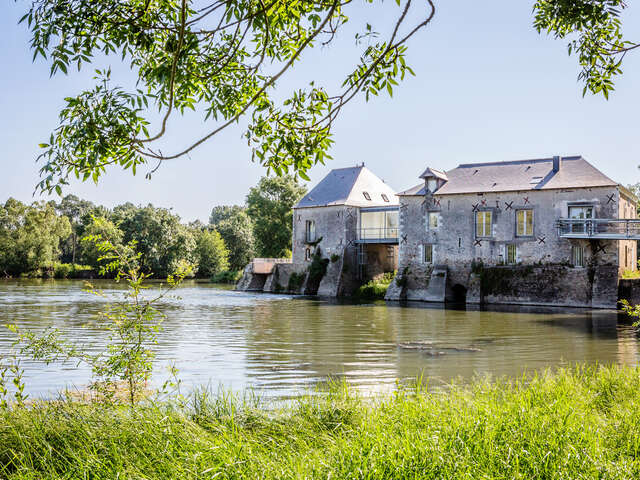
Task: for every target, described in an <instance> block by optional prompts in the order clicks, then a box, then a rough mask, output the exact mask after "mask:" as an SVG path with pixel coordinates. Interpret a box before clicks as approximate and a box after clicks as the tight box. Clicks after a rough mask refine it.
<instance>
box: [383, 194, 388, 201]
mask: <svg viewBox="0 0 640 480" xmlns="http://www.w3.org/2000/svg"><path fill="white" fill-rule="evenodd" d="M382 200H384V201H385V202H388V201H389V197H387V196H386V195H385V194H384V193H383V194H382Z"/></svg>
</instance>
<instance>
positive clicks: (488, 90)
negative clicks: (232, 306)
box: [0, 0, 640, 220]
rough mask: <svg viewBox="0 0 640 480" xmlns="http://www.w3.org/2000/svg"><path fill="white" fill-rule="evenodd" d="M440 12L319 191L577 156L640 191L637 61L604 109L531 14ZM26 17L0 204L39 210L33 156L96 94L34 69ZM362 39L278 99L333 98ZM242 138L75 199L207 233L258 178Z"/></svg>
mask: <svg viewBox="0 0 640 480" xmlns="http://www.w3.org/2000/svg"><path fill="white" fill-rule="evenodd" d="M438 3H439V4H438V11H437V14H436V17H435V19H434V21H433V23H432V25H431V26H429V27H428V28H427V29H425V30H423V31H422V33H420V34H419V35H418V36H417V37H414V39H413V40H412V41H411V43H410V44H409V53H408V63H409V64H410V65H411V66H412V67H413V69H414V70H415V72H416V76H415V77H410V78H408V79H407V80H406V81H405V82H404V83H403V84H401V86H400V88H398V89H397V90H396V91H395V93H394V97H393V99H390V98H388V97H387V96H382V97H380V98H376V99H374V100H373V101H371V102H369V103H365V102H364V101H358V102H355V103H353V104H350V105H349V107H348V108H347V109H346V110H345V111H344V115H343V116H342V117H341V118H340V120H339V121H338V123H337V124H336V129H335V141H336V144H335V146H334V148H333V149H332V152H331V154H332V155H333V157H334V160H333V161H331V162H329V163H328V164H327V166H318V167H316V168H314V169H313V171H312V172H311V175H310V176H311V179H312V182H311V183H312V184H313V183H315V182H317V181H318V180H320V179H321V178H322V177H323V176H324V175H325V174H326V173H327V172H328V171H329V169H331V168H338V167H345V166H352V165H355V164H356V163H361V162H365V164H366V165H367V167H369V168H370V169H371V170H372V171H374V172H375V173H376V174H377V175H378V176H380V177H381V178H383V179H384V180H385V181H386V182H387V183H389V184H390V185H391V186H392V187H393V188H395V189H397V190H402V189H405V188H408V187H410V186H413V185H415V184H416V183H418V179H417V176H418V175H419V174H420V173H421V172H422V171H423V170H424V169H425V167H426V166H431V167H434V168H438V169H445V170H446V169H450V168H453V167H455V166H456V165H458V164H459V163H463V162H464V163H468V162H485V161H501V160H516V159H525V158H537V157H546V156H551V155H573V154H582V155H583V156H585V158H587V159H588V160H589V161H591V162H592V163H594V164H595V165H596V166H597V167H598V168H600V169H601V170H602V171H603V172H604V173H605V174H607V175H609V176H610V177H611V178H613V179H614V180H616V181H618V182H621V183H623V184H629V183H636V182H638V181H640V171H638V168H637V166H638V165H639V164H640V155H639V154H640V122H639V118H638V116H639V114H640V113H639V112H640V108H639V107H640V89H639V88H637V86H638V84H639V82H640V53H635V55H633V54H632V55H629V56H628V57H627V59H626V60H625V64H624V75H623V76H622V77H621V78H619V79H618V80H617V85H616V92H615V93H614V94H613V96H612V97H611V98H610V100H609V101H606V100H604V99H603V98H602V97H593V96H587V97H584V98H583V97H582V85H580V84H578V83H577V80H576V79H577V74H578V71H579V70H578V65H577V61H576V59H575V58H573V57H568V56H567V52H566V46H565V43H564V42H563V41H555V40H553V39H551V38H547V37H546V36H540V35H538V34H537V33H536V32H535V30H534V29H533V28H532V26H531V24H532V13H531V6H532V2H530V1H529V2H514V1H507V0H494V1H491V2H478V1H471V0H460V1H457V2H446V3H445V2H438ZM27 5H28V3H27V2H26V1H23V0H19V1H18V2H16V3H14V2H6V3H4V4H3V5H2V6H0V31H1V32H2V33H1V34H0V35H1V36H2V41H0V65H2V66H3V72H2V75H0V111H1V112H2V114H1V115H0V145H2V148H1V149H0V152H1V153H0V171H1V172H2V174H0V201H4V200H5V199H6V198H8V197H10V196H12V197H15V198H18V199H20V200H23V201H31V200H33V199H34V197H33V196H32V193H33V191H34V186H35V184H36V182H37V181H38V166H37V164H36V163H35V158H36V156H37V154H38V150H39V149H38V148H37V144H38V143H40V142H42V141H44V140H46V139H47V138H48V136H49V133H50V132H51V130H52V129H54V128H55V127H56V125H57V114H58V111H59V109H60V107H61V105H62V101H63V98H64V97H65V96H68V95H75V94H77V93H78V92H80V91H81V89H82V88H83V87H86V86H89V85H92V81H91V76H92V75H91V71H87V72H81V73H79V74H78V73H71V74H70V75H69V76H63V75H61V76H57V77H54V78H53V79H50V78H49V75H48V68H49V67H48V65H46V64H45V63H44V62H42V61H41V60H39V61H36V62H35V63H32V61H31V56H32V55H31V52H30V51H29V49H28V40H29V35H28V32H27V31H26V27H25V26H23V25H17V20H18V18H19V17H20V16H21V14H22V12H23V11H25V10H26V8H27ZM634 7H635V9H634ZM396 13H397V7H395V2H386V4H385V5H384V6H383V7H376V8H372V7H368V8H367V9H366V10H363V8H360V7H359V8H357V9H356V10H355V11H354V12H353V13H352V15H351V20H352V23H353V27H352V28H355V27H357V28H358V29H361V28H362V27H363V26H364V24H365V23H366V22H367V21H368V22H370V23H372V24H373V25H374V27H378V29H379V30H384V27H383V26H384V25H385V24H386V25H389V18H392V17H391V15H395V14H396ZM625 30H626V31H627V32H640V8H639V7H638V6H637V5H634V6H632V7H631V8H630V9H628V11H627V12H626V17H625ZM354 31H355V30H354ZM354 31H350V30H347V31H345V35H346V36H345V37H343V38H342V39H341V40H340V41H339V42H337V43H336V44H335V45H332V46H330V47H325V48H319V49H318V50H317V51H315V52H313V53H311V54H309V55H308V56H307V57H305V58H304V60H303V62H302V63H301V64H300V65H299V67H298V68H297V69H296V70H295V71H291V72H290V73H289V75H288V76H287V77H286V78H285V79H284V80H283V81H282V82H281V84H280V85H279V88H281V89H282V92H283V94H285V93H286V92H287V91H289V89H291V88H292V87H294V86H304V85H306V84H307V83H308V82H309V81H310V80H317V81H320V82H322V83H324V84H325V85H328V86H336V85H339V83H340V82H341V81H342V79H343V78H344V75H345V74H346V73H347V72H348V70H349V66H350V65H353V64H355V61H356V59H357V56H358V50H356V49H355V47H354V46H353V33H354ZM638 36H639V37H640V33H639V34H638ZM631 39H632V40H636V41H638V40H640V38H631ZM113 62H116V63H117V60H113ZM105 65H107V63H105V62H102V63H101V64H99V65H96V66H99V67H102V66H105ZM114 65H115V64H114ZM115 71H116V72H117V73H120V74H121V77H120V78H122V81H123V82H124V83H126V82H127V80H131V76H130V75H128V74H127V72H126V71H123V69H122V68H120V67H117V66H116V68H115ZM169 127H170V128H171V135H170V136H169V137H168V139H167V141H166V145H167V148H168V149H173V148H171V147H175V149H178V148H179V147H180V146H184V145H186V144H188V143H189V140H191V139H193V138H194V136H196V135H197V133H199V132H206V131H207V130H208V129H210V127H211V125H208V124H204V123H203V122H202V121H201V119H200V118H196V117H194V116H193V115H192V116H190V117H187V118H185V119H180V118H179V117H173V118H172V120H171V122H170V124H169ZM241 135H242V129H241V128H231V129H229V130H227V131H225V132H224V133H223V134H221V135H220V136H219V137H216V138H215V139H214V140H213V141H211V142H209V143H207V144H205V145H204V146H202V147H201V148H200V149H198V150H197V151H196V152H195V153H193V154H192V155H191V157H190V158H188V159H182V160H176V161H174V162H173V163H167V164H165V165H163V166H162V167H161V168H160V170H159V171H158V172H157V173H156V174H155V175H154V176H153V178H152V180H151V181H148V180H145V179H144V174H139V176H138V177H132V176H131V175H130V173H123V172H119V171H116V170H113V171H111V172H110V173H109V174H108V175H107V176H106V177H104V178H103V179H102V180H101V181H100V183H99V185H98V186H95V185H93V184H90V183H87V184H81V183H73V184H72V185H71V186H70V187H69V188H68V189H67V192H68V193H75V194H77V195H79V196H81V197H83V198H87V199H89V200H92V201H94V202H96V203H102V204H105V205H107V206H113V205H116V204H118V203H123V202H125V201H131V202H133V203H136V204H140V203H142V204H146V203H149V202H150V203H153V204H155V205H158V206H164V207H173V208H174V211H175V212H177V213H178V214H180V215H181V216H182V217H183V218H185V219H186V220H192V219H195V218H200V219H202V220H205V219H206V218H207V217H208V214H209V212H210V210H211V208H212V207H213V206H214V205H220V204H233V203H243V202H244V197H245V195H246V193H247V191H248V189H249V187H251V186H252V185H254V184H255V183H256V182H257V181H258V179H259V178H260V176H261V175H263V174H264V170H263V169H262V168H261V167H260V166H258V165H256V164H253V163H251V152H250V150H249V149H248V147H247V145H246V141H245V140H243V139H242V138H241ZM143 172H144V170H143ZM37 198H39V197H36V199H37Z"/></svg>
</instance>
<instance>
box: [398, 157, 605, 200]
mask: <svg viewBox="0 0 640 480" xmlns="http://www.w3.org/2000/svg"><path fill="white" fill-rule="evenodd" d="M446 175H447V177H448V179H449V180H448V181H447V183H445V184H444V185H442V187H440V188H439V189H438V190H437V191H436V192H435V193H436V195H452V194H458V193H479V192H483V193H488V192H511V191H520V190H551V189H561V188H587V187H612V186H616V185H617V183H616V182H614V181H613V180H611V179H610V178H609V177H607V176H606V175H605V174H604V173H602V172H601V171H600V170H598V169H597V168H595V167H594V166H593V165H591V164H590V163H589V162H587V161H586V160H585V159H584V158H582V157H580V156H575V157H563V158H562V160H561V165H560V169H559V170H558V171H557V172H554V171H553V158H541V159H536V160H518V161H513V162H492V163H468V164H463V165H459V166H458V167H457V168H454V169H453V170H449V171H448V172H446ZM424 194H425V186H424V184H420V185H416V186H415V187H413V188H410V189H409V190H405V191H404V192H400V193H398V195H402V196H410V195H424Z"/></svg>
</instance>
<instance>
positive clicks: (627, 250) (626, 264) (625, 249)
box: [624, 245, 629, 267]
mask: <svg viewBox="0 0 640 480" xmlns="http://www.w3.org/2000/svg"><path fill="white" fill-rule="evenodd" d="M624 266H625V267H628V266H629V247H628V246H627V245H625V246H624Z"/></svg>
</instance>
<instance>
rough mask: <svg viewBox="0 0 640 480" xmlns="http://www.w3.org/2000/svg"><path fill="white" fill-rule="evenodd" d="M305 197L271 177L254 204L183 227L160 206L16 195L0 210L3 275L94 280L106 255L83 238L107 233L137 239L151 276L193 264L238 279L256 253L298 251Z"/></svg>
mask: <svg viewBox="0 0 640 480" xmlns="http://www.w3.org/2000/svg"><path fill="white" fill-rule="evenodd" d="M305 192H306V189H305V187H303V186H301V185H299V184H298V183H297V181H296V180H295V179H294V178H293V177H287V176H284V177H278V178H267V177H265V178H263V179H261V180H260V182H259V183H258V185H256V186H255V187H253V188H251V189H250V191H249V194H248V196H247V201H246V206H218V207H214V208H213V210H212V212H211V216H210V218H209V222H208V224H204V223H202V222H200V221H195V222H191V223H188V224H187V223H183V222H181V220H180V217H179V216H177V215H175V214H174V213H172V212H171V211H170V210H169V209H164V208H156V207H154V206H152V205H147V206H146V207H142V206H135V205H133V204H131V203H125V204H122V205H118V206H116V207H115V208H113V209H108V208H106V207H103V206H99V205H94V204H93V203H91V202H89V201H86V200H81V199H79V198H78V197H76V196H74V195H68V196H66V197H64V198H63V199H62V200H61V201H60V202H59V203H55V202H48V203H44V202H35V203H33V204H31V205H26V204H24V203H22V202H19V201H17V200H15V199H12V198H10V199H9V200H7V201H6V202H5V203H4V205H0V277H19V276H23V277H44V278H91V277H93V276H95V275H96V274H97V273H98V271H99V270H100V262H99V260H98V259H99V257H100V255H101V253H100V252H99V251H97V249H96V246H95V245H94V244H93V243H92V242H85V241H83V239H86V238H91V237H92V236H95V235H103V236H105V237H108V238H109V239H110V241H111V242H112V243H113V245H114V246H116V247H122V246H124V245H127V244H129V243H131V242H133V243H134V244H135V249H136V252H137V253H138V254H140V258H139V263H140V267H141V271H142V272H144V273H145V274H147V275H148V274H152V275H154V276H156V277H159V278H162V277H166V276H167V274H168V273H170V272H172V271H174V270H175V269H176V268H177V266H179V265H180V264H183V263H185V262H186V263H189V264H191V265H193V267H194V268H193V273H194V274H195V275H196V276H199V277H204V278H211V279H212V280H213V281H216V282H224V283H226V282H235V281H236V279H237V278H238V276H239V274H238V272H239V271H241V270H242V269H243V268H244V266H245V265H246V264H247V263H248V262H249V261H250V260H251V258H252V257H253V256H254V255H258V256H266V257H273V256H287V255H290V254H291V252H290V251H289V248H290V238H291V229H292V213H291V207H292V206H293V205H294V204H295V203H296V202H297V201H298V200H299V199H300V198H301V197H302V196H303V195H304V194H305Z"/></svg>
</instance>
